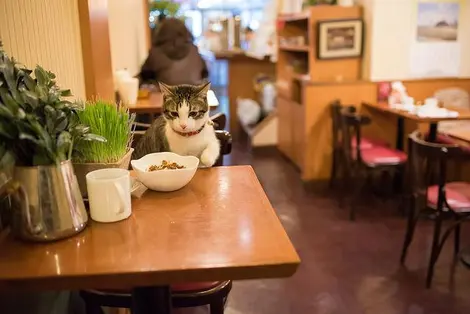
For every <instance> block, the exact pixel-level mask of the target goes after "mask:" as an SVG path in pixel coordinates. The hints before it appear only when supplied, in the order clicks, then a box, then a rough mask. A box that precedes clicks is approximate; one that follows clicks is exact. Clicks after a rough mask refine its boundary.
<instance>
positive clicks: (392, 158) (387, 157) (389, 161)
mask: <svg viewBox="0 0 470 314" xmlns="http://www.w3.org/2000/svg"><path fill="white" fill-rule="evenodd" d="M353 154H355V151H353ZM361 156H362V161H363V162H364V163H365V164H366V165H368V166H387V165H396V164H402V163H405V162H406V159H407V157H408V156H407V155H406V154H405V153H404V152H402V151H399V150H395V149H391V148H387V147H380V146H377V147H372V148H369V149H364V150H361ZM353 158H355V156H353Z"/></svg>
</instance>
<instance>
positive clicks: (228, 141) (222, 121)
mask: <svg viewBox="0 0 470 314" xmlns="http://www.w3.org/2000/svg"><path fill="white" fill-rule="evenodd" d="M211 121H212V122H213V123H214V129H215V135H216V136H217V139H218V140H219V142H220V156H219V158H218V159H217V161H216V162H215V164H214V166H222V165H223V163H224V156H226V155H228V154H230V153H231V152H232V135H231V134H230V132H228V131H225V130H224V129H225V126H226V124H227V116H226V115H225V114H224V113H217V114H215V115H213V116H211ZM135 124H136V126H138V127H139V130H136V131H134V135H133V136H134V138H133V142H132V143H133V145H132V146H133V147H135V145H137V143H138V141H139V140H140V138H141V137H142V136H143V135H144V134H145V131H146V129H148V128H149V127H150V124H146V123H140V122H136V123H135Z"/></svg>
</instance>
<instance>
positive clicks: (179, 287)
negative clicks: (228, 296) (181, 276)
mask: <svg viewBox="0 0 470 314" xmlns="http://www.w3.org/2000/svg"><path fill="white" fill-rule="evenodd" d="M220 283H221V281H205V282H188V283H180V284H175V285H171V291H173V292H185V291H201V290H209V289H212V288H214V287H216V286H217V285H219V284H220Z"/></svg>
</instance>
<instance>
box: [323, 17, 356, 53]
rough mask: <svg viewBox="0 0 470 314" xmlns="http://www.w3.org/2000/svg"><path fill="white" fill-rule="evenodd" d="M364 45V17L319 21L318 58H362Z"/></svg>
mask: <svg viewBox="0 0 470 314" xmlns="http://www.w3.org/2000/svg"><path fill="white" fill-rule="evenodd" d="M363 47H364V21H363V20H362V19H341V20H325V21H318V23H317V58H318V59H320V60H325V59H346V58H360V57H362V53H363Z"/></svg>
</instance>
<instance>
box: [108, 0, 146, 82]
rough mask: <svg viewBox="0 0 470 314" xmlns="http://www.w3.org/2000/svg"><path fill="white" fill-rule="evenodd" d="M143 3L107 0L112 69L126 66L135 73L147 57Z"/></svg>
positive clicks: (128, 0)
mask: <svg viewBox="0 0 470 314" xmlns="http://www.w3.org/2000/svg"><path fill="white" fill-rule="evenodd" d="M143 5H144V4H143V1H142V0H108V8H109V33H110V34H109V35H110V40H111V58H112V63H113V70H119V69H124V68H126V69H128V70H129V72H130V73H131V74H132V75H135V74H137V73H138V72H139V71H140V66H141V65H142V63H143V62H144V61H145V58H146V57H147V53H148V51H147V41H146V37H145V36H146V32H145V28H144V27H145V26H144V20H148V16H146V15H145V14H144V7H143Z"/></svg>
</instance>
